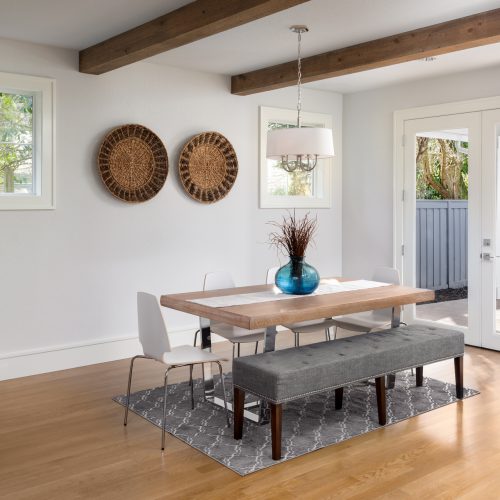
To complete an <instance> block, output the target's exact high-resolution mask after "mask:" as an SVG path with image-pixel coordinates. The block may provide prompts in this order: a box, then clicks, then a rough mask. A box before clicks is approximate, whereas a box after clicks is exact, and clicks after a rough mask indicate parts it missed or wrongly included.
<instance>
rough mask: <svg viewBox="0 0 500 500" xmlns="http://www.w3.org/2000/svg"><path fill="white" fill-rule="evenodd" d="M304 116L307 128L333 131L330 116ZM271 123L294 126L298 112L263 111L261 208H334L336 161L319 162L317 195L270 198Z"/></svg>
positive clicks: (281, 110) (317, 114)
mask: <svg viewBox="0 0 500 500" xmlns="http://www.w3.org/2000/svg"><path fill="white" fill-rule="evenodd" d="M301 116H302V123H303V124H304V125H316V126H320V127H325V128H329V129H333V119H332V116H331V115H327V114H323V113H309V112H302V113H301ZM272 121H278V122H281V123H290V124H295V123H296V122H297V110H294V109H283V108H270V107H265V106H261V107H260V155H259V158H260V176H259V184H260V208H331V206H332V178H333V175H332V169H333V161H332V160H333V159H326V160H320V162H321V163H320V164H319V165H318V166H317V167H316V168H315V169H314V171H313V175H314V183H315V184H316V186H319V189H318V188H317V189H316V195H314V196H285V195H283V196H278V195H271V194H269V192H268V186H267V168H268V166H267V159H266V147H267V131H268V124H269V122H272Z"/></svg>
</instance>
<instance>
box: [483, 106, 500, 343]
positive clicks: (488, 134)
mask: <svg viewBox="0 0 500 500" xmlns="http://www.w3.org/2000/svg"><path fill="white" fill-rule="evenodd" d="M499 136H500V110H498V109H495V110H490V111H484V112H483V113H482V138H483V144H482V249H481V259H480V262H481V276H482V287H481V303H482V314H481V316H482V328H481V345H482V346H483V347H487V348H489V349H496V350H500V215H499V210H500V203H499V201H500V181H499V179H500V175H499V154H500V150H499V146H500V142H499Z"/></svg>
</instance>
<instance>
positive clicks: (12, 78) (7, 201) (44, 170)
mask: <svg viewBox="0 0 500 500" xmlns="http://www.w3.org/2000/svg"><path fill="white" fill-rule="evenodd" d="M0 92H6V93H12V94H27V95H31V96H33V191H34V192H33V193H32V194H16V193H9V194H3V193H2V194H0V210H51V209H54V208H55V207H56V204H55V162H54V152H55V111H54V105H55V99H54V95H55V80H53V79H50V78H42V77H37V76H26V75H14V74H11V73H0Z"/></svg>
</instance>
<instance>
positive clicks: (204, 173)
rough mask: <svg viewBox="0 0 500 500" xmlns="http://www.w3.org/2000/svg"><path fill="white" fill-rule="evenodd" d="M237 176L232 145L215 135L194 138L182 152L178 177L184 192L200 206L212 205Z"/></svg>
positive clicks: (229, 187) (214, 133) (223, 194)
mask: <svg viewBox="0 0 500 500" xmlns="http://www.w3.org/2000/svg"><path fill="white" fill-rule="evenodd" d="M237 175H238V158H237V157H236V152H235V151H234V149H233V146H232V145H231V143H230V142H229V141H228V140H227V139H226V138H225V137H224V136H223V135H221V134H219V133H218V132H204V133H203V134H199V135H196V136H194V137H193V138H192V139H191V140H190V141H189V142H188V143H187V144H186V145H185V146H184V148H183V149H182V151H181V155H180V158H179V176H180V179H181V182H182V185H183V186H184V189H185V190H186V193H188V194H189V196H191V197H192V198H194V199H195V200H197V201H199V202H201V203H214V202H216V201H219V200H220V199H222V198H224V196H226V195H227V193H229V191H230V190H231V188H232V187H233V184H234V182H235V181H236V176H237Z"/></svg>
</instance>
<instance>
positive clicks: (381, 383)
mask: <svg viewBox="0 0 500 500" xmlns="http://www.w3.org/2000/svg"><path fill="white" fill-rule="evenodd" d="M463 354H464V335H463V333H462V332H458V331H453V330H445V329H443V328H433V327H428V326H420V325H411V326H403V327H399V328H393V329H391V330H385V331H382V332H376V333H367V334H365V335H357V336H356V337H349V338H346V339H340V340H335V341H333V342H332V341H330V342H320V343H318V344H312V345H307V346H303V347H299V348H295V349H284V350H282V351H275V352H267V353H264V354H260V355H256V356H246V357H244V358H237V359H235V360H234V361H233V386H234V399H233V401H234V437H235V439H241V438H242V436H243V412H244V403H245V392H247V391H248V392H251V393H253V394H256V395H257V396H260V397H261V398H263V399H265V400H267V401H269V404H270V410H271V437H272V440H271V441H272V456H273V459H275V460H279V459H280V458H281V427H282V406H283V404H282V403H284V402H286V401H290V400H292V399H297V398H301V397H304V396H307V395H308V394H314V393H317V392H322V391H327V390H331V389H335V409H340V408H342V397H343V387H344V386H345V385H349V384H352V383H354V382H357V381H360V380H366V379H368V378H375V389H376V393H377V410H378V420H379V424H380V425H385V423H386V419H387V412H386V395H385V375H387V374H389V373H394V372H397V371H401V370H405V369H407V368H413V367H416V385H417V386H421V385H422V384H423V365H426V364H429V363H434V362H436V361H441V360H444V359H449V358H454V362H455V381H456V392H457V398H459V399H461V398H462V397H463Z"/></svg>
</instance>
